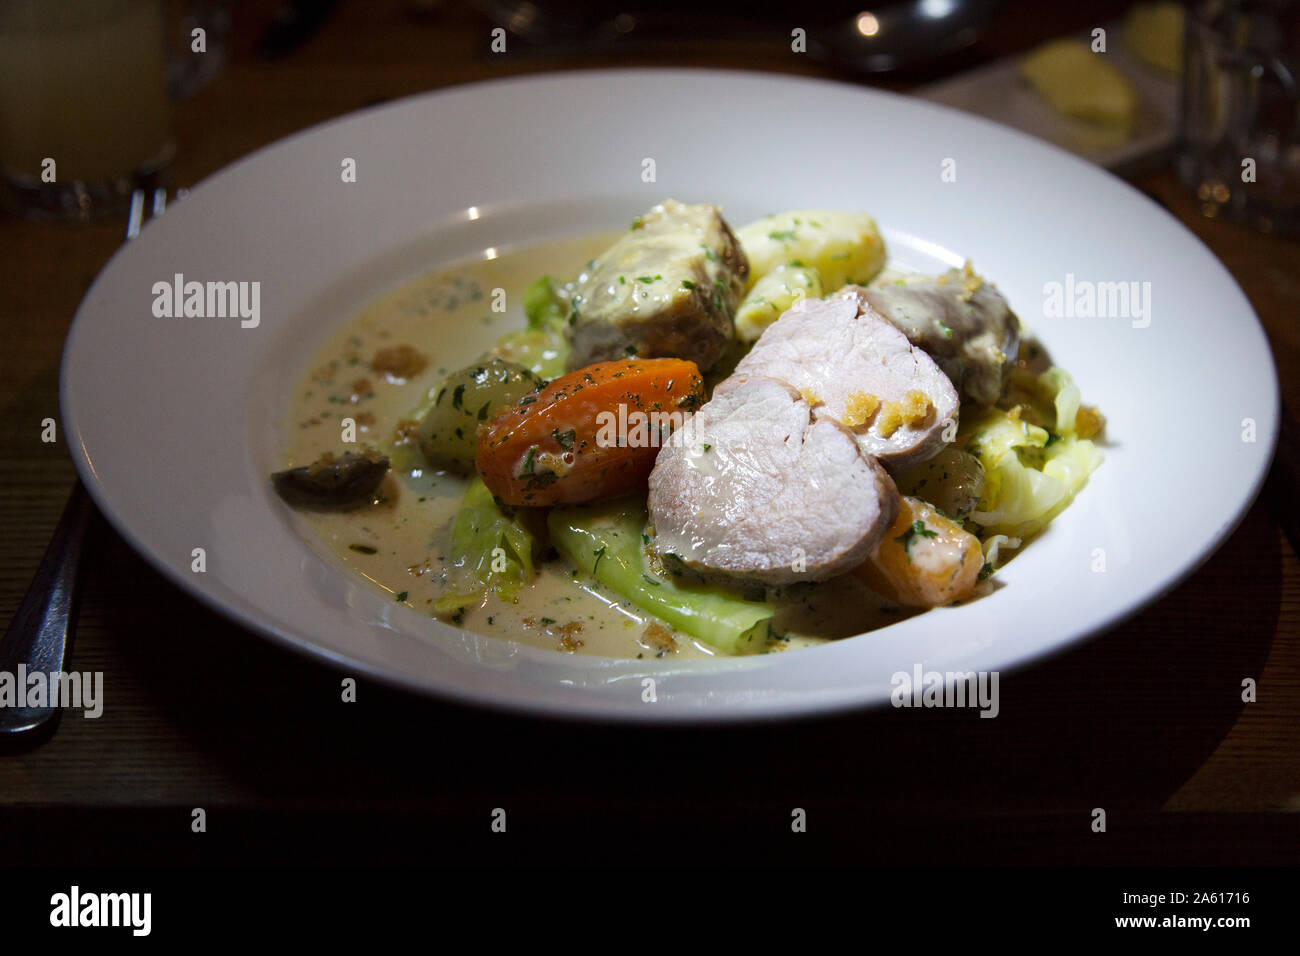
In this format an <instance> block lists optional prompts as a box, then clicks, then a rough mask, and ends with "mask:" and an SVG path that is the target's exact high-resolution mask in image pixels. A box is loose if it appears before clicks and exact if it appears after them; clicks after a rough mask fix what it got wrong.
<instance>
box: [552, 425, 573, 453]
mask: <svg viewBox="0 0 1300 956" xmlns="http://www.w3.org/2000/svg"><path fill="white" fill-rule="evenodd" d="M551 437H552V438H554V439H555V442H556V444H558V445H559V446H560V447H561V448H563V449H564V450H565V451H568V450H569V449H570V448H572V447H573V443H574V441H575V440H576V439H577V437H578V432H577V429H574V428H570V429H569V430H568V431H567V432H562V431H560V430H559V429H558V428H557V429H555V430H554V431H553V432H551Z"/></svg>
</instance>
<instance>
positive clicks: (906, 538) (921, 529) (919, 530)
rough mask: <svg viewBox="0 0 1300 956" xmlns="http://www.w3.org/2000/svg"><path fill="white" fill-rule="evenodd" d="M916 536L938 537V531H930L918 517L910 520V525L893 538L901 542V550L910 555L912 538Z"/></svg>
mask: <svg viewBox="0 0 1300 956" xmlns="http://www.w3.org/2000/svg"><path fill="white" fill-rule="evenodd" d="M916 537H922V538H937V537H939V533H938V532H937V531H931V530H930V529H929V528H927V527H926V526H925V522H924V521H922V520H921V519H920V518H917V519H916V520H915V521H913V522H912V527H910V528H908V529H907V530H906V531H904V532H903V533H902V534H900V535H899V536H898V537H897V538H895V539H894V540H895V541H897V542H898V543H899V544H901V545H902V546H903V551H904V552H906V554H907V556H908V557H911V556H912V539H913V538H916Z"/></svg>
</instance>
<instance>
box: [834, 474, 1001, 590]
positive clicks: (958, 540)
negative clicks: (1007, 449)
mask: <svg viewBox="0 0 1300 956" xmlns="http://www.w3.org/2000/svg"><path fill="white" fill-rule="evenodd" d="M983 566H984V552H983V551H982V550H981V549H980V543H979V539H978V538H976V537H975V536H974V535H973V534H968V533H967V532H966V531H964V530H963V529H962V528H961V526H960V525H958V524H957V523H956V522H955V521H952V520H950V519H949V518H946V517H944V516H943V515H941V514H940V513H939V512H938V511H937V510H935V508H934V506H933V505H931V504H929V503H927V502H925V501H922V500H921V499H920V498H904V499H903V500H902V502H900V504H899V508H898V518H897V519H896V520H895V521H894V524H893V527H891V528H890V529H889V532H888V534H886V535H885V537H884V539H883V540H882V541H881V542H880V544H879V545H877V546H876V551H875V553H874V554H873V555H872V556H871V558H870V559H869V560H868V561H867V562H866V563H865V564H862V565H860V566H859V567H858V568H857V570H856V572H855V573H856V574H857V575H858V577H860V578H861V579H862V580H863V581H864V582H866V584H867V586H868V587H870V588H871V589H872V590H873V591H875V592H876V593H877V594H879V595H881V596H882V597H885V598H888V599H889V600H891V601H895V602H897V603H899V604H905V605H907V606H909V607H937V606H938V605H940V604H949V603H951V602H953V601H958V600H960V599H961V598H964V597H966V596H967V595H968V594H970V593H971V591H972V590H974V588H975V585H976V583H977V582H978V581H979V573H980V568H981V567H983Z"/></svg>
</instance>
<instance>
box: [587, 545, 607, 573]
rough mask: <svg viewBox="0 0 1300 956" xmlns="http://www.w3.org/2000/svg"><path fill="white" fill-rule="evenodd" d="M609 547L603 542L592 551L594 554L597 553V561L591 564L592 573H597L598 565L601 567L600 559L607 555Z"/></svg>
mask: <svg viewBox="0 0 1300 956" xmlns="http://www.w3.org/2000/svg"><path fill="white" fill-rule="evenodd" d="M607 547H609V545H607V544H602V545H601V546H600V547H599V548H597V549H596V550H595V551H593V552H592V553H593V554H595V555H596V563H595V564H593V565H592V566H591V573H592V574H595V573H596V569H597V568H598V567H600V559H601V558H603V557H604V556H605V549H606V548H607Z"/></svg>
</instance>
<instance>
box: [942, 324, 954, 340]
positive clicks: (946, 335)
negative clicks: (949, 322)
mask: <svg viewBox="0 0 1300 956" xmlns="http://www.w3.org/2000/svg"><path fill="white" fill-rule="evenodd" d="M939 328H941V329H943V337H944V338H945V339H950V338H952V329H950V328H948V326H946V325H944V323H943V322H940V323H939Z"/></svg>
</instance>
